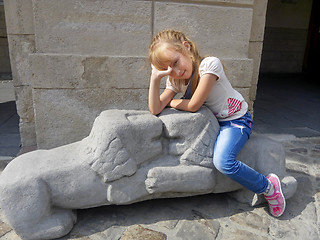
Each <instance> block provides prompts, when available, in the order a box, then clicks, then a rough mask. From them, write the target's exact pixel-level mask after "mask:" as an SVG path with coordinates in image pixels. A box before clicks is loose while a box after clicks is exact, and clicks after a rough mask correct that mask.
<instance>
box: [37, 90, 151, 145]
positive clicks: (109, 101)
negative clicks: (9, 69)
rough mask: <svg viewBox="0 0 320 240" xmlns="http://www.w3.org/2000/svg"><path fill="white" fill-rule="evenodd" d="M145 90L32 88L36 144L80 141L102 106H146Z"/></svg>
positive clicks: (110, 107) (60, 143) (146, 91)
mask: <svg viewBox="0 0 320 240" xmlns="http://www.w3.org/2000/svg"><path fill="white" fill-rule="evenodd" d="M147 99H148V89H117V88H112V89H105V88H89V89H34V90H33V101H34V109H35V113H36V115H35V123H36V135H37V145H38V147H39V148H44V149H48V148H53V147H57V146H61V145H64V144H68V143H71V142H74V141H78V140H81V139H82V138H83V137H85V136H87V135H88V134H89V132H90V129H91V126H92V123H93V121H94V119H95V117H96V116H97V115H98V114H99V113H100V112H101V111H103V110H106V109H115V108H118V109H143V110H146V109H147Z"/></svg>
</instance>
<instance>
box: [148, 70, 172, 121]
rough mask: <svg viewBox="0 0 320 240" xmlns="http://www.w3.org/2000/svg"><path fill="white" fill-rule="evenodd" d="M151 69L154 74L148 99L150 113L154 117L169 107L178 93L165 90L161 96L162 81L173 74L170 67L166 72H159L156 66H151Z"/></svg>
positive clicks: (151, 78) (152, 74)
mask: <svg viewBox="0 0 320 240" xmlns="http://www.w3.org/2000/svg"><path fill="white" fill-rule="evenodd" d="M151 67H152V73H151V77H150V87H149V97H148V102H149V111H150V112H151V113H152V114H153V115H157V114H159V113H160V112H161V111H162V110H163V109H164V108H165V107H166V106H167V105H168V103H169V102H170V101H171V100H172V99H173V97H174V95H175V94H176V93H175V92H174V91H172V90H170V89H165V90H164V91H163V93H162V94H161V95H160V81H161V79H162V78H163V77H165V76H168V75H169V74H170V73H171V71H172V68H171V67H169V68H168V70H166V71H159V70H157V69H156V68H155V67H154V66H152V65H151Z"/></svg>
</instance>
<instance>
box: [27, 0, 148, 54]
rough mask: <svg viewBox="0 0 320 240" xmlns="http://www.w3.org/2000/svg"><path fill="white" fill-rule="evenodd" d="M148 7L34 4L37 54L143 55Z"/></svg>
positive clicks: (76, 1) (113, 0) (74, 0)
mask: <svg viewBox="0 0 320 240" xmlns="http://www.w3.org/2000/svg"><path fill="white" fill-rule="evenodd" d="M62 5H63V11H61V6H62ZM151 5H152V3H151V2H150V1H123V0H120V1H119V0H109V1H95V3H94V4H92V2H90V1H86V0H70V1H64V0H56V1H51V0H40V1H34V2H33V10H34V15H35V36H36V43H37V52H39V53H46V52H49V53H61V54H64V53H74V54H90V55H101V54H102V55H117V56H146V54H147V51H146V46H148V44H149V42H150V39H151V17H152V16H151Z"/></svg>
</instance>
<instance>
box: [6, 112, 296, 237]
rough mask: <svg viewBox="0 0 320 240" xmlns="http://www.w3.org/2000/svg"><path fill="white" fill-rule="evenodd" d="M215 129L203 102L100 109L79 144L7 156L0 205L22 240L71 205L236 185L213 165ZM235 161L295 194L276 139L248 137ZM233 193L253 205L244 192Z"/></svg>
mask: <svg viewBox="0 0 320 240" xmlns="http://www.w3.org/2000/svg"><path fill="white" fill-rule="evenodd" d="M218 131H219V124H218V122H217V120H216V119H215V117H214V116H213V115H212V113H211V112H210V110H208V109H207V108H206V107H202V108H201V109H200V110H199V111H198V112H196V113H188V112H182V111H177V110H174V109H165V110H164V111H163V112H162V113H161V114H160V115H159V116H158V117H156V116H153V115H151V114H150V113H149V112H146V111H129V110H107V111H104V112H102V113H101V114H100V116H98V117H97V118H96V120H95V122H94V124H93V127H92V130H91V133H90V135H89V136H88V137H86V138H84V139H83V140H82V141H79V142H75V143H71V144H68V145H65V146H61V147H58V148H54V149H51V150H37V151H33V152H30V153H26V154H23V155H21V156H19V157H17V158H15V159H14V160H13V161H11V162H10V163H9V164H8V166H7V167H6V168H5V170H4V171H3V173H2V174H1V175H0V207H1V209H2V211H3V213H4V215H5V217H6V220H7V222H8V224H10V225H11V227H12V228H13V229H14V230H15V232H16V233H17V234H18V235H19V236H20V237H21V238H22V239H33V240H34V239H41V240H43V239H53V238H58V237H61V236H64V235H66V234H67V233H68V232H69V231H70V230H71V229H72V227H73V225H74V224H75V222H76V213H75V212H74V211H73V209H83V208H90V207H96V206H102V205H111V204H130V203H133V202H138V201H143V200H147V199H153V198H165V197H183V196H191V195H198V194H206V193H221V192H232V191H235V190H239V189H240V190H241V189H242V187H241V186H240V185H239V184H237V183H235V182H233V181H232V180H230V179H229V178H227V177H225V176H223V175H222V174H220V173H219V172H218V171H217V170H216V169H215V168H214V166H213V164H212V154H213V147H214V143H215V139H216V136H217V134H218ZM239 159H240V160H241V161H243V162H245V163H247V164H248V165H250V166H252V167H254V168H255V169H257V170H258V171H260V172H261V173H263V174H268V173H270V172H274V173H276V174H278V175H279V176H280V177H281V178H283V179H284V180H285V179H287V181H286V182H285V181H284V182H285V186H284V193H285V195H286V197H287V198H288V197H290V196H292V195H293V194H294V192H295V187H296V182H295V179H293V178H292V177H286V172H285V156H284V150H283V148H282V147H281V145H279V144H278V143H275V142H273V141H272V140H270V139H267V138H266V137H263V136H259V135H253V136H252V137H251V139H250V140H249V142H248V143H247V144H246V146H245V148H244V149H243V150H242V152H241V153H240V156H239ZM288 179H289V180H288ZM288 189H289V190H290V189H291V190H290V191H289V190H288ZM234 196H235V197H238V199H239V200H242V201H247V202H248V203H250V204H255V203H258V202H259V201H258V200H253V198H254V194H252V193H249V191H247V190H243V191H241V192H238V193H235V194H234ZM256 199H257V198H256Z"/></svg>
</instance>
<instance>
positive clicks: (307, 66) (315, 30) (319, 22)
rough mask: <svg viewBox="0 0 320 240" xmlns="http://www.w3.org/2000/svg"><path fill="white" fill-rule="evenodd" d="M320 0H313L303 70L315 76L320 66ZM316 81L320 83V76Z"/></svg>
mask: <svg viewBox="0 0 320 240" xmlns="http://www.w3.org/2000/svg"><path fill="white" fill-rule="evenodd" d="M319 56H320V1H319V0H313V4H312V10H311V16H310V23H309V32H308V40H307V46H306V52H305V57H304V63H303V71H304V72H306V73H308V75H310V76H314V74H315V73H316V71H317V72H318V70H319V68H320V60H319ZM314 81H317V83H319V84H320V78H319V77H315V78H314Z"/></svg>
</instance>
